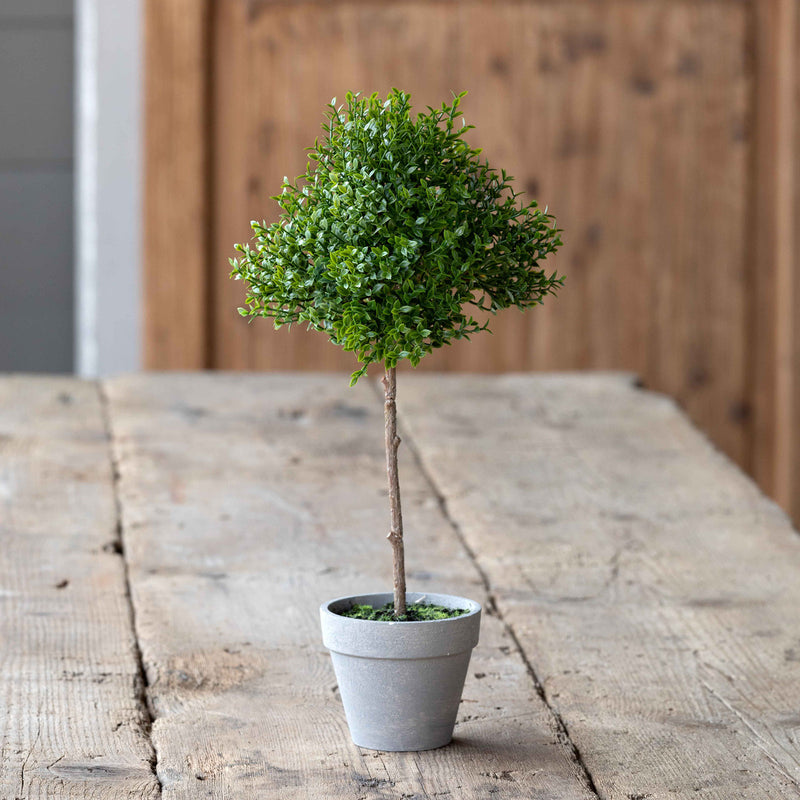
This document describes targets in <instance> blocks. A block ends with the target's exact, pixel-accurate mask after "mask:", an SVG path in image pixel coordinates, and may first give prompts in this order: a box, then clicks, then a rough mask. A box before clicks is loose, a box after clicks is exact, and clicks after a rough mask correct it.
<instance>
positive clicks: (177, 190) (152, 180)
mask: <svg viewBox="0 0 800 800" xmlns="http://www.w3.org/2000/svg"><path fill="white" fill-rule="evenodd" d="M210 5H211V4H210V0H145V2H144V4H143V6H144V12H145V25H144V30H145V41H144V47H145V75H144V86H145V93H144V97H145V127H144V139H145V160H144V161H145V174H144V184H145V186H144V292H145V309H144V325H143V329H144V334H143V335H144V360H145V365H146V366H147V367H148V368H150V369H165V368H172V369H198V368H202V367H206V366H208V363H207V362H208V342H207V331H208V326H207V324H206V319H207V316H208V308H207V306H208V302H209V297H208V290H207V285H206V284H207V280H208V278H207V274H208V259H209V241H210V239H209V233H208V230H209V223H210V208H211V187H210V182H209V166H208V165H209V157H210V151H209V131H208V117H209V105H208V104H209V77H208V76H209V68H210V64H209V62H208V60H207V58H208V44H209V34H208V31H209V14H210ZM111 255H112V254H106V256H107V257H111Z"/></svg>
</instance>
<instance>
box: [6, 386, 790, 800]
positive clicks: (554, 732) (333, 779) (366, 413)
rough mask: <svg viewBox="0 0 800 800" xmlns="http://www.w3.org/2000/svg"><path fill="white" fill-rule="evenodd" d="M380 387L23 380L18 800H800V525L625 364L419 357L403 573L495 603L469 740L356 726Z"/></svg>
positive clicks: (12, 435) (405, 390)
mask: <svg viewBox="0 0 800 800" xmlns="http://www.w3.org/2000/svg"><path fill="white" fill-rule="evenodd" d="M377 388H378V387H377V386H376V384H374V383H371V382H369V381H367V380H362V381H361V383H359V384H358V386H356V387H355V388H353V389H350V388H349V387H348V385H347V379H346V377H343V376H341V375H336V376H319V375H316V376H314V375H307V374H304V375H299V374H270V375H240V374H208V373H206V374H178V375H176V374H159V375H136V376H126V377H121V378H117V379H113V380H109V381H104V382H102V383H96V382H90V381H80V380H77V379H72V378H50V377H16V376H11V377H4V378H2V379H0V537H1V538H0V545H1V547H0V663H2V670H0V753H1V754H2V758H1V759H0V798H2V800H13V798H26V799H27V798H44V797H48V798H90V797H91V798H157V797H162V796H163V797H164V798H206V797H212V798H232V799H233V800H240V799H241V800H251V799H253V798H255V799H259V800H260V798H281V800H285V799H288V800H292V799H293V798H298V800H299V799H300V798H302V799H303V800H306V799H308V798H313V799H314V800H317V799H319V800H337V799H338V798H349V800H358V798H364V800H367V799H369V800H372V799H373V798H374V799H375V800H378V799H379V798H381V799H383V798H406V799H407V800H411V798H415V799H418V800H422V798H431V799H433V798H445V800H447V799H448V798H452V800H461V799H462V798H475V799H476V800H488V799H489V798H497V799H498V800H501V799H503V798H548V799H558V798H569V799H570V800H572V799H573V798H574V799H575V800H578V799H580V800H584V799H585V798H598V797H600V798H613V800H645V798H647V799H648V800H649V799H650V798H670V800H673V799H674V798H692V800H697V799H704V798H731V799H733V798H737V799H738V798H765V800H767V799H768V800H776V799H777V798H790V797H791V798H797V797H800V744H799V743H798V737H800V536H798V534H797V533H796V532H795V531H794V530H793V529H792V527H791V525H790V524H789V522H788V521H787V519H786V517H785V516H784V514H783V513H782V512H781V511H780V510H779V509H778V508H777V507H776V506H775V505H774V504H773V503H772V502H770V501H769V500H768V499H766V498H765V497H764V496H763V495H762V494H761V493H760V492H759V491H758V489H757V488H756V487H755V486H754V484H753V483H752V482H751V481H750V480H749V479H748V478H747V477H745V476H744V475H743V474H742V473H741V472H740V471H739V470H738V469H737V468H736V467H734V466H733V465H732V464H731V463H730V462H729V461H728V460H727V459H726V458H725V457H724V456H723V455H721V454H720V453H719V452H717V451H716V450H715V449H714V448H713V447H712V446H711V444H710V443H709V442H708V441H707V440H706V439H705V438H704V437H703V436H702V435H701V434H699V433H698V432H697V431H696V430H695V429H693V428H692V426H691V425H690V424H689V423H688V422H687V420H686V418H685V417H684V416H683V414H682V413H681V412H680V411H678V410H677V409H676V407H675V405H674V404H673V403H672V402H671V401H670V400H668V399H667V398H665V397H663V396H660V395H656V394H652V393H649V392H645V391H642V390H640V389H637V388H636V387H635V385H634V382H633V381H632V379H631V378H630V377H629V376H624V375H618V374H591V375H589V374H583V375H540V376H505V377H490V376H469V377H465V376H460V377H455V376H436V375H422V374H415V375H407V374H405V373H404V374H401V375H400V376H399V380H398V405H399V410H400V419H401V427H402V433H401V435H402V437H403V444H402V445H401V448H400V450H401V464H400V469H401V486H402V491H403V499H404V512H405V520H406V558H407V567H408V573H409V589H413V590H423V591H425V590H430V591H446V592H452V593H456V594H462V595H466V596H469V597H472V598H474V599H476V600H478V601H480V602H482V603H483V604H484V608H485V610H486V613H485V615H484V620H483V626H482V633H481V642H480V644H479V645H478V647H477V648H476V650H475V651H474V654H473V660H472V663H471V665H470V670H469V674H468V677H467V682H466V686H465V689H464V699H463V701H462V706H461V713H460V715H459V720H458V723H457V726H456V738H455V740H454V743H453V744H452V745H451V746H449V747H446V748H443V749H441V750H435V751H429V752H424V753H375V752H371V751H368V750H361V749H360V748H358V747H356V746H354V745H353V744H352V743H351V742H350V739H349V736H348V732H347V727H346V723H345V719H344V714H343V711H342V708H341V703H340V701H339V697H338V694H337V687H336V684H335V679H334V675H333V670H332V668H331V664H330V659H329V657H328V655H327V653H326V651H325V650H324V648H323V646H322V643H321V641H320V635H319V620H318V610H317V609H318V605H319V604H320V603H321V602H322V601H324V600H326V599H330V598H332V597H336V596H340V595H343V594H350V593H356V592H362V591H378V590H382V589H384V588H386V587H388V586H389V585H390V576H391V564H390V548H389V545H388V543H387V542H386V540H385V534H386V531H387V530H388V508H387V499H386V489H385V481H386V479H385V473H384V455H383V450H382V448H383V434H382V425H383V420H382V402H381V398H380V396H379V393H378V391H377Z"/></svg>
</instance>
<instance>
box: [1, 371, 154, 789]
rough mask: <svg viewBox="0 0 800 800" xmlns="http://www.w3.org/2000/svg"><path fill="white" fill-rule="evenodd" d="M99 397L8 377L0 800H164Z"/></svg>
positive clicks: (84, 387) (75, 385)
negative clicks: (146, 706)
mask: <svg viewBox="0 0 800 800" xmlns="http://www.w3.org/2000/svg"><path fill="white" fill-rule="evenodd" d="M116 524H117V515H116V509H115V504H114V493H113V480H112V470H111V460H110V452H109V444H108V441H107V437H106V431H105V428H104V424H103V413H102V409H101V403H100V398H99V395H98V390H97V386H96V385H94V384H92V383H84V382H79V381H76V380H73V379H69V378H46V379H44V378H30V377H28V378H23V377H4V378H2V379H0V797H2V798H4V800H5V799H6V798H7V799H8V800H12V798H13V799H15V800H16V799H17V798H19V799H20V800H28V799H29V798H30V799H31V800H34V799H38V798H45V797H47V798H56V797H57V798H65V800H73V799H74V800H77V799H78V798H90V797H91V798H98V800H99V798H109V799H110V798H114V800H117V799H118V798H129V799H130V800H134V798H135V799H136V800H140V799H141V800H145V798H157V797H158V796H159V786H158V782H157V781H156V776H155V774H154V772H153V770H152V768H151V759H152V757H153V750H152V748H151V747H150V743H149V741H148V738H147V732H146V728H147V716H146V713H145V712H144V707H143V705H142V703H141V699H140V692H139V686H138V676H139V672H138V662H137V659H136V653H135V643H134V639H133V631H132V628H131V624H130V618H129V605H128V601H127V597H126V589H125V575H124V567H123V562H122V559H121V558H120V556H119V554H118V553H117V552H116V546H117V533H116Z"/></svg>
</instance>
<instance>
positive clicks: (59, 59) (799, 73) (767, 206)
mask: <svg viewBox="0 0 800 800" xmlns="http://www.w3.org/2000/svg"><path fill="white" fill-rule="evenodd" d="M798 5H800V0H564V2H552V1H551V0H492V1H490V0H77V2H76V3H75V9H74V12H73V7H72V2H71V0H2V2H0V67H2V69H0V100H3V101H4V106H3V107H4V115H3V123H2V127H1V128H0V312H1V313H0V369H25V370H61V371H65V370H66V371H68V370H70V369H72V366H73V363H74V364H75V365H76V368H77V369H78V371H79V372H80V373H81V374H84V375H87V376H88V375H95V374H108V373H110V372H117V371H124V370H130V369H136V368H139V367H141V366H144V367H146V368H150V369H255V370H259V369H324V370H342V371H352V369H353V366H354V364H353V360H352V357H351V356H349V355H348V354H344V353H341V352H340V351H339V350H338V349H337V348H335V347H333V346H331V345H330V344H329V343H328V342H327V341H326V340H325V339H324V337H320V336H318V335H315V334H308V333H306V332H304V331H302V330H293V331H291V332H287V331H279V332H275V331H273V330H272V329H271V326H270V325H269V324H268V323H267V322H261V321H259V322H256V323H255V324H252V325H248V324H247V322H246V321H245V320H243V319H241V318H240V317H239V316H238V315H237V313H236V308H237V307H238V306H239V305H241V304H242V287H241V284H238V283H234V282H232V281H230V280H229V279H228V271H229V266H228V261H227V259H228V257H229V256H230V255H232V253H233V250H232V246H233V243H234V242H237V241H243V240H245V239H247V238H248V237H249V235H250V232H249V226H248V223H249V220H250V219H252V218H258V219H266V220H268V221H269V220H273V219H275V216H276V212H277V206H276V204H275V203H274V202H273V201H272V200H270V196H271V195H273V194H275V193H277V192H278V190H279V188H280V184H281V180H282V178H283V176H284V175H288V176H294V175H296V174H298V173H299V172H301V171H302V169H303V166H304V160H305V153H304V148H305V147H307V146H308V145H310V144H311V143H312V142H313V140H314V138H315V137H316V136H317V135H318V134H319V132H320V124H321V122H322V120H323V112H324V106H325V104H326V103H327V102H329V101H330V99H331V98H332V97H334V96H336V97H338V98H340V99H341V98H343V96H344V93H345V92H346V91H347V90H354V91H361V92H364V93H370V92H373V91H378V92H381V93H385V92H386V91H387V90H388V89H389V88H390V87H392V86H397V87H399V88H402V89H404V90H406V91H410V92H411V94H412V99H413V101H414V102H415V104H416V105H417V106H418V107H424V106H425V105H428V104H431V105H438V104H439V103H441V102H442V100H445V99H449V97H450V95H451V92H459V91H461V90H464V89H466V90H468V92H469V93H468V96H467V97H466V98H465V100H464V103H463V109H464V111H465V115H466V118H467V121H468V122H469V123H471V124H474V125H476V130H474V131H472V132H471V134H470V139H471V142H472V143H473V144H474V145H475V146H479V147H482V148H483V150H484V153H485V155H486V156H487V157H488V158H489V160H490V162H492V163H493V164H495V165H496V166H498V167H504V168H506V169H507V170H508V171H509V172H510V173H511V174H513V175H515V176H516V181H517V185H518V186H519V188H521V189H523V190H524V191H526V192H527V193H528V194H529V195H531V196H533V197H535V198H536V199H538V200H539V201H540V202H541V203H542V205H548V206H549V208H550V210H551V211H552V212H553V213H554V214H555V215H556V216H557V218H558V222H559V225H560V227H562V228H563V229H564V235H563V236H564V241H565V246H564V248H563V249H562V250H561V251H560V253H559V254H558V256H557V258H556V259H554V260H553V261H552V267H553V268H556V269H558V271H559V272H561V273H563V274H564V275H565V276H566V279H567V281H566V285H565V287H564V289H563V290H562V292H561V294H560V296H559V297H558V299H556V300H554V301H551V302H549V303H547V304H546V305H545V306H543V307H541V308H536V309H533V310H532V311H530V312H528V313H526V314H525V315H521V314H519V312H517V311H515V310H511V311H507V312H504V313H502V314H500V315H499V316H498V318H497V319H496V320H495V324H494V330H495V335H494V336H488V335H483V336H478V337H476V338H475V339H474V340H473V341H472V342H471V343H467V342H461V343H458V344H456V345H454V346H453V347H449V348H444V349H443V350H442V351H440V352H437V353H436V354H434V355H433V356H431V357H430V358H428V359H426V360H425V361H423V363H422V365H421V366H420V369H425V370H470V371H481V372H487V373H492V372H501V371H507V370H541V369H547V370H561V369H621V370H630V371H633V372H635V373H636V374H638V375H639V376H640V377H641V378H642V380H643V382H644V384H645V385H646V386H647V387H649V388H652V389H655V390H658V391H663V392H666V393H668V394H669V395H671V396H673V397H674V398H676V400H677V401H678V402H679V403H680V404H681V405H682V406H683V407H684V408H685V409H686V410H687V411H688V413H689V415H690V416H691V417H692V419H693V420H694V421H695V422H696V423H697V424H698V425H699V426H700V427H701V428H702V429H703V430H705V431H706V432H708V434H709V436H710V437H711V438H712V439H713V441H714V442H715V443H716V444H717V445H718V446H719V447H720V448H721V449H722V450H723V451H724V452H725V453H727V454H728V455H729V456H731V457H732V458H733V459H734V460H735V461H736V462H737V463H739V464H740V465H741V466H742V467H743V468H744V469H745V470H747V471H748V472H749V473H750V474H751V475H753V476H754V477H755V478H756V480H757V481H758V482H759V483H760V485H761V486H762V487H763V488H764V489H765V490H766V491H767V492H768V493H770V494H771V495H772V496H773V497H775V498H776V499H777V500H778V501H779V502H780V503H781V504H782V505H783V506H784V507H785V508H787V509H788V510H790V512H792V513H793V515H794V518H795V520H797V519H800V491H799V490H800V425H798V424H797V421H798V420H799V419H800V323H798V320H797V314H796V312H795V309H796V308H797V307H798V301H800V275H798V254H797V246H798V241H797V230H798V222H800V217H799V216H798V211H799V210H800V202H798V187H800V159H798V158H797V152H798V143H799V142H800V138H799V137H798V128H797V123H798V120H799V119H800V114H798V104H800V80H798V77H800V60H798V53H799V52H800V13H799V12H798ZM73 15H74V19H75V20H76V21H75V22H74V23H73ZM31 27H32V28H33V30H34V32H33V33H30V32H29V31H28V28H31ZM46 36H50V37H51V38H52V39H53V43H52V44H49V45H48V44H42V43H41V42H40V40H41V39H42V37H46ZM26 37H29V38H26ZM37 37H38V38H37ZM48 41H49V40H48ZM73 41H74V42H76V44H75V45H74V56H75V63H76V64H77V72H76V76H77V77H76V80H75V81H74V83H75V87H76V88H75V97H74V101H73V100H72V99H71V92H72V85H73V77H72V72H71V70H70V69H68V68H67V67H66V66H65V65H66V64H67V62H69V61H70V59H71V58H72V54H71V50H70V48H71V47H73V45H72V44H71V43H72V42H73ZM34 42H39V44H33V43H34ZM56 42H57V43H56ZM9 104H10V105H9ZM8 108H12V109H14V112H13V114H9V113H8V112H7V110H6V109H8ZM71 114H72V116H73V119H72V120H71V119H70V115H71ZM73 123H74V126H76V127H77V136H76V137H73V134H72V128H73ZM73 138H74V140H75V152H76V159H75V162H74V164H75V175H76V187H77V191H76V192H75V193H73V191H72V188H71V181H72V168H73V161H72V158H71V153H72V141H73ZM48 180H50V181H54V182H55V183H53V187H52V188H47V187H45V188H41V186H40V188H38V189H35V188H33V187H35V186H38V185H39V184H41V183H42V182H44V181H48ZM26 181H27V184H26V183H25V182H26ZM37 182H38V183H37ZM56 184H58V188H56ZM24 186H28V188H24ZM32 192H38V194H37V195H36V198H35V201H34V200H32V201H31V202H28V201H27V200H26V197H28V196H31V197H32V196H33V195H31V193H32ZM73 197H74V201H73ZM73 202H74V204H75V208H76V209H77V213H76V216H75V225H74V228H73V226H72V223H71V221H70V220H71V213H72V210H71V206H70V204H71V203H73ZM42 212H44V216H42ZM45 223H46V225H45ZM73 239H74V240H75V241H76V244H77V256H76V258H75V259H73V258H72V256H71V252H72V251H71V246H72V245H71V242H72V240H73ZM549 267H550V262H548V268H549ZM73 280H74V281H75V287H76V289H75V293H74V297H73V294H72V288H71V287H72V283H71V282H72V281H73ZM73 320H74V321H73ZM48 337H49V338H48ZM47 342H49V343H50V344H48V343H47ZM73 350H74V352H75V354H76V356H75V358H73V357H72V356H71V353H72V351H73ZM45 356H46V358H45Z"/></svg>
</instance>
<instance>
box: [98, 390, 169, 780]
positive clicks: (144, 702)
mask: <svg viewBox="0 0 800 800" xmlns="http://www.w3.org/2000/svg"><path fill="white" fill-rule="evenodd" d="M96 385H97V394H98V396H99V398H100V409H101V412H102V415H103V429H104V430H105V434H106V441H107V442H108V458H109V461H110V464H111V475H112V488H113V490H114V510H115V514H116V527H115V533H116V538H115V540H114V549H115V553H116V554H117V555H118V556H119V557H120V558H121V559H122V570H123V576H124V581H125V599H126V601H127V603H128V621H129V624H130V629H131V637H132V640H133V654H134V659H135V661H136V683H135V686H134V693H135V699H136V702H137V704H138V706H139V709H140V711H141V714H142V719H143V720H144V725H143V726H142V732H143V733H144V735H145V738H146V739H147V744H148V746H149V748H150V768H151V770H152V772H153V775H154V777H155V779H156V781H157V783H158V791H159V795H161V794H162V792H163V785H162V783H161V779H160V778H159V777H158V753H157V751H156V748H155V745H154V744H153V738H152V730H153V723H154V722H155V719H156V715H155V710H154V709H153V705H152V703H151V702H150V692H149V683H148V680H147V671H146V670H145V668H144V659H143V657H142V648H141V645H140V643H139V632H138V630H137V627H136V608H135V606H134V604H133V592H132V591H131V578H130V569H129V566H128V559H127V558H126V557H125V531H124V526H123V521H122V501H121V499H120V492H119V484H120V469H119V458H118V456H117V447H116V441H115V439H114V423H113V420H112V419H111V404H110V402H109V398H108V393H107V391H106V386H105V383H104V381H103V380H98V381H97V383H96Z"/></svg>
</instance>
